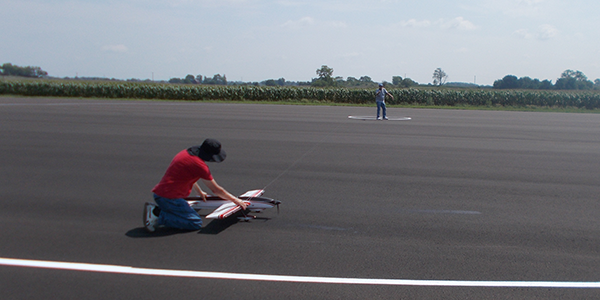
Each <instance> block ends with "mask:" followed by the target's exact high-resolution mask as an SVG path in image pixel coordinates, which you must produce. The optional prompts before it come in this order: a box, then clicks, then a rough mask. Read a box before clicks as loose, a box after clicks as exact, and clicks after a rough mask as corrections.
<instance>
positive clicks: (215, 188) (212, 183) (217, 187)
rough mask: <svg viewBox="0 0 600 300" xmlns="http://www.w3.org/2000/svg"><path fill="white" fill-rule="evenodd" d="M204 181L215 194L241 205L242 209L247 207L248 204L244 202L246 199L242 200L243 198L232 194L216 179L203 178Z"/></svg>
mask: <svg viewBox="0 0 600 300" xmlns="http://www.w3.org/2000/svg"><path fill="white" fill-rule="evenodd" d="M202 182H203V183H204V184H205V185H206V186H207V187H208V189H210V191H211V192H212V193H213V195H215V196H219V197H220V198H221V199H224V200H229V201H231V202H233V203H235V204H237V205H239V206H241V207H242V209H246V204H245V203H244V201H242V200H241V199H238V197H236V196H234V195H232V194H230V193H229V192H228V191H226V190H225V189H224V188H223V187H221V186H220V185H218V184H217V182H216V181H215V180H214V179H213V180H205V179H202Z"/></svg>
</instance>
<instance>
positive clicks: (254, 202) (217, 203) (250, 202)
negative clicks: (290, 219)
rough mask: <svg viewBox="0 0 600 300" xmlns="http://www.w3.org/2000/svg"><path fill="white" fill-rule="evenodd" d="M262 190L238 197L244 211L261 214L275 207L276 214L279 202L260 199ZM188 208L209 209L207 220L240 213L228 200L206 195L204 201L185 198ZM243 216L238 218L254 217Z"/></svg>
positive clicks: (253, 217)
mask: <svg viewBox="0 0 600 300" xmlns="http://www.w3.org/2000/svg"><path fill="white" fill-rule="evenodd" d="M264 192H265V191H264V190H251V191H247V192H245V193H244V194H242V195H240V196H239V197H238V198H240V199H241V200H242V201H244V203H246V211H249V212H256V213H259V212H262V211H263V210H265V209H267V208H272V207H273V206H277V212H279V204H281V201H278V200H273V199H271V198H266V197H261V196H262V194H264ZM185 200H187V201H188V203H189V204H190V206H191V207H192V208H193V209H195V210H202V209H210V210H213V211H212V212H211V213H210V214H208V215H206V218H207V219H225V218H228V217H230V216H232V215H233V214H235V213H237V212H238V211H241V207H240V206H239V205H237V204H235V203H233V202H231V201H229V200H223V199H221V198H219V197H217V196H211V195H208V196H207V197H206V201H204V200H203V199H202V197H200V196H195V197H188V198H185ZM242 214H243V216H241V217H238V219H240V220H242V221H249V220H251V219H255V218H256V217H255V216H251V215H248V214H246V212H245V211H242Z"/></svg>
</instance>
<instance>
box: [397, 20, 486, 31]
mask: <svg viewBox="0 0 600 300" xmlns="http://www.w3.org/2000/svg"><path fill="white" fill-rule="evenodd" d="M432 25H437V26H439V27H440V28H441V29H458V30H475V29H477V26H475V24H473V23H472V22H471V21H468V20H465V19H464V18H463V17H456V18H454V19H451V20H446V19H439V20H437V21H435V22H432V21H429V20H421V21H419V20H417V19H410V20H408V21H402V22H400V26H402V27H409V28H428V27H431V26H432Z"/></svg>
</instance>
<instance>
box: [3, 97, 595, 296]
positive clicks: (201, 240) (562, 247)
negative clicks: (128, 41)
mask: <svg viewBox="0 0 600 300" xmlns="http://www.w3.org/2000/svg"><path fill="white" fill-rule="evenodd" d="M374 112H375V107H372V108H355V107H325V106H320V107H314V106H277V105H241V104H210V103H178V102H152V101H112V100H88V99H52V98H11V97H0V140H1V143H0V166H1V168H0V184H1V189H0V227H1V228H2V230H0V241H2V242H1V243H0V257H1V258H9V259H31V260H36V261H59V262H80V263H90V264H102V265H119V266H133V267H137V268H153V269H167V270H191V271H215V272H231V273H248V274H267V275H295V276H317V277H334V278H373V279H415V280H457V281H460V282H462V281H475V282H488V281H509V282H529V281H546V282H551V283H552V282H599V281H600V210H599V201H598V198H599V195H600V187H599V185H598V183H599V182H600V172H599V171H600V115H597V114H566V113H526V112H487V111H461V110H429V109H428V110H419V109H396V108H393V109H388V112H389V115H390V116H394V117H405V116H409V117H411V118H412V120H410V121H361V120H352V119H348V116H349V115H355V116H366V115H371V114H373V113H374ZM207 137H213V138H217V139H219V140H220V141H221V142H222V143H223V147H224V149H226V151H227V154H228V158H227V160H226V161H225V162H223V163H221V164H211V165H210V167H211V170H212V171H213V175H214V176H215V179H216V180H217V182H218V183H220V184H221V185H222V186H224V187H225V188H227V189H228V190H229V191H231V192H233V193H236V194H239V193H242V192H244V191H246V190H249V189H255V188H263V187H266V193H265V196H266V197H270V198H275V199H278V200H281V201H282V202H283V204H282V206H281V213H280V214H279V215H278V214H277V212H276V210H274V209H273V210H268V211H265V212H264V213H263V214H262V217H264V219H258V220H254V221H252V222H248V223H227V222H217V221H213V222H208V221H207V222H205V224H204V226H205V228H204V229H203V230H202V231H200V232H179V231H174V230H162V231H160V232H158V233H156V234H147V233H145V231H144V230H143V228H142V207H143V203H144V202H146V201H151V200H152V197H151V192H150V190H151V189H152V187H153V186H154V185H155V184H156V183H157V182H158V181H159V180H160V178H161V176H162V174H163V172H164V170H165V168H166V167H167V165H168V163H169V162H170V160H171V158H172V157H173V155H175V154H176V153H177V152H178V151H180V150H182V149H184V148H186V147H189V146H192V145H194V144H197V143H200V142H201V141H202V140H203V139H204V138H207ZM423 282H426V281H423ZM0 291H2V299H47V298H48V297H49V295H52V296H51V298H54V299H142V298H144V299H285V298H291V299H592V298H598V297H600V289H597V288H595V289H573V288H536V287H523V288H514V287H464V286H463V287H461V286H455V287H440V286H422V285H415V286H390V285H380V284H373V285H355V284H327V283H297V282H273V281H251V280H250V281H249V280H224V279H210V278H209V279H198V278H182V277H164V276H145V275H126V274H114V273H98V272H85V271H68V270H56V269H40V268H23V267H17V266H6V265H0Z"/></svg>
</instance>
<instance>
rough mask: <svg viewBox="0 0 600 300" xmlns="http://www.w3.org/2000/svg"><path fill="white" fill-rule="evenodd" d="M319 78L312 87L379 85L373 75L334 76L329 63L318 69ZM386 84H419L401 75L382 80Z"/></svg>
mask: <svg viewBox="0 0 600 300" xmlns="http://www.w3.org/2000/svg"><path fill="white" fill-rule="evenodd" d="M316 73H317V76H318V77H317V78H313V79H312V81H311V83H310V85H311V86H312V87H346V88H369V87H374V86H376V85H377V83H376V82H374V81H373V80H372V79H371V77H369V76H361V77H360V78H358V79H357V78H356V77H348V78H346V80H344V78H343V77H341V76H337V77H333V69H332V68H330V67H328V66H327V65H322V66H321V68H319V69H317V71H316ZM382 83H383V84H384V85H386V86H392V87H398V88H408V87H412V86H417V85H419V84H418V83H417V82H415V81H413V80H412V79H410V78H404V79H403V78H402V77H400V76H393V77H392V82H391V83H390V82H387V81H384V82H382Z"/></svg>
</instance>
